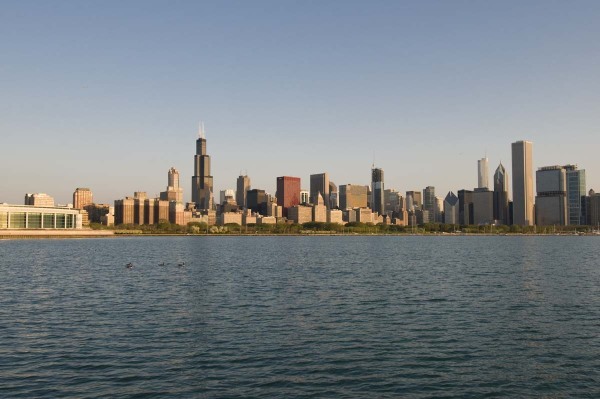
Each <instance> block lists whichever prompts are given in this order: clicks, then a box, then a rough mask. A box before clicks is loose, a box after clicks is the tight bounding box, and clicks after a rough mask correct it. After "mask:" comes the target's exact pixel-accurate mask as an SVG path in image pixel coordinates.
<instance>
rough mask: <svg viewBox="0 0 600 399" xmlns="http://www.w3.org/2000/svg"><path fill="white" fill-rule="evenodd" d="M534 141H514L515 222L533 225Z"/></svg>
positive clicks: (522, 224)
mask: <svg viewBox="0 0 600 399" xmlns="http://www.w3.org/2000/svg"><path fill="white" fill-rule="evenodd" d="M532 148H533V143H532V142H531V141H517V142H515V143H512V174H513V176H512V182H513V224H516V225H521V226H532V225H533V224H534V218H533V157H532Z"/></svg>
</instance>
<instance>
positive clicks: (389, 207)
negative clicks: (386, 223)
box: [384, 189, 404, 214]
mask: <svg viewBox="0 0 600 399" xmlns="http://www.w3.org/2000/svg"><path fill="white" fill-rule="evenodd" d="M384 195H385V213H386V214H389V213H390V212H400V211H401V210H402V209H404V197H403V196H402V194H400V193H399V192H398V191H396V190H394V189H387V190H385V191H384Z"/></svg>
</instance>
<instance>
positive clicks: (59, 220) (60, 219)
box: [56, 213, 66, 229]
mask: <svg viewBox="0 0 600 399" xmlns="http://www.w3.org/2000/svg"><path fill="white" fill-rule="evenodd" d="M65 216H66V215H65V214H64V213H57V214H56V228H57V229H64V228H65Z"/></svg>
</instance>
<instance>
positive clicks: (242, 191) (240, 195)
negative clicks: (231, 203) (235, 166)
mask: <svg viewBox="0 0 600 399" xmlns="http://www.w3.org/2000/svg"><path fill="white" fill-rule="evenodd" d="M248 190H250V177H248V176H247V175H240V176H239V177H238V178H237V191H236V192H235V202H237V204H238V206H239V207H240V208H248V200H247V196H248Z"/></svg>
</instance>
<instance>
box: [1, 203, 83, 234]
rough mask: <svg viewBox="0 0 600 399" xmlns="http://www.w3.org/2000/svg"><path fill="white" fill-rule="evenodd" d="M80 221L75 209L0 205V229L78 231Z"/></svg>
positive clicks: (78, 212) (77, 211)
mask: <svg viewBox="0 0 600 399" xmlns="http://www.w3.org/2000/svg"><path fill="white" fill-rule="evenodd" d="M81 221H82V216H81V214H80V211H79V210H77V209H71V208H56V207H37V206H28V205H7V204H0V229H63V230H65V229H80V228H81Z"/></svg>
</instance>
